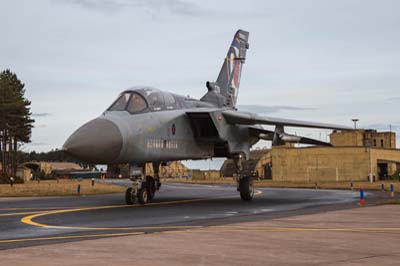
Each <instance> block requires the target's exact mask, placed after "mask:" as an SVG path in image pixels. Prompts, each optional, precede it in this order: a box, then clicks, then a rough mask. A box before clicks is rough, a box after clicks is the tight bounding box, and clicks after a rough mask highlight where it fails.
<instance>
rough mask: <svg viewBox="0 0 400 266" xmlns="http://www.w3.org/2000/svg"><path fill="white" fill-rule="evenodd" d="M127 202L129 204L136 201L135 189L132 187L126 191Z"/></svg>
mask: <svg viewBox="0 0 400 266" xmlns="http://www.w3.org/2000/svg"><path fill="white" fill-rule="evenodd" d="M125 202H126V204H127V205H132V204H133V203H135V195H133V189H132V188H131V187H130V188H128V189H127V190H126V192H125Z"/></svg>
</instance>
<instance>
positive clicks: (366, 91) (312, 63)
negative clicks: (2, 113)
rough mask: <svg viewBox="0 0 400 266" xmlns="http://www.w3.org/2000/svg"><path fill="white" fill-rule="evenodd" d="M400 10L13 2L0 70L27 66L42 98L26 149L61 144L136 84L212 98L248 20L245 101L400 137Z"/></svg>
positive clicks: (348, 4) (35, 103) (283, 0)
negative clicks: (210, 90)
mask: <svg viewBox="0 0 400 266" xmlns="http://www.w3.org/2000/svg"><path fill="white" fill-rule="evenodd" d="M399 10H400V1H396V0H380V1H372V0H371V1H368V0H336V1H331V0H292V1H289V0H279V1H278V0H276V1H269V0H262V1H261V0H260V1H251V0H249V1H234V0H228V1H227V0H222V1H211V0H204V1H193V0H164V1H161V0H97V1H95V0H36V1H30V0H25V1H22V0H15V1H5V0H1V1H0V11H1V14H2V15H1V16H0V25H2V26H1V34H0V70H3V69H7V68H9V69H11V71H13V72H15V73H16V74H17V75H18V77H19V78H20V79H21V80H22V81H23V82H24V83H25V88H26V97H27V98H28V99H29V100H31V101H32V106H31V107H32V112H33V116H34V119H35V120H36V122H35V128H34V129H33V134H32V143H30V144H28V145H25V146H24V147H23V149H24V150H26V151H31V150H36V151H49V150H51V149H55V148H61V147H62V144H63V143H64V141H65V140H66V138H67V137H68V136H69V135H70V134H71V133H72V132H73V131H74V130H76V129H77V128H78V127H79V126H80V125H82V124H83V123H85V122H87V121H89V120H91V119H93V118H95V117H96V116H98V115H100V114H101V113H102V112H103V111H104V110H105V109H106V108H107V107H108V106H109V105H110V104H111V102H112V101H113V100H114V99H115V98H116V97H117V96H118V94H119V93H120V92H121V91H122V90H124V89H127V88H129V87H132V86H136V85H148V86H153V87H157V88H159V89H161V90H167V91H171V92H174V93H177V94H182V95H190V96H191V97H194V98H200V97H201V96H202V95H204V94H205V92H206V87H205V82H206V81H207V80H210V81H214V80H215V79H216V78H217V75H218V73H219V70H220V68H221V65H222V61H223V59H224V57H225V54H226V52H227V49H228V46H229V44H230V42H231V40H232V37H233V35H234V33H235V32H236V30H237V29H243V30H247V31H249V32H250V38H249V43H250V49H249V50H248V53H247V59H246V63H245V65H244V67H243V72H242V79H241V84H240V92H239V99H238V104H239V109H240V110H249V111H256V112H258V113H259V114H265V115H269V116H277V117H283V118H292V119H300V120H310V121H316V122H328V123H337V124H343V125H349V126H351V125H352V122H351V119H352V118H358V119H360V121H359V123H358V126H359V127H363V128H374V129H378V130H386V131H388V130H389V129H390V128H391V129H392V130H393V131H396V133H397V134H398V139H397V140H398V142H399V141H400V138H399V137H400V134H399V133H400V116H399V109H400V108H399V106H400V48H399V47H400V34H399V32H400V16H399V12H398V11H399ZM288 132H291V133H297V134H303V135H305V136H307V137H314V138H317V139H321V140H327V135H328V134H329V131H327V130H303V129H298V128H297V129H294V128H292V129H288ZM268 145H269V143H267V142H260V143H259V144H258V146H259V147H263V146H268ZM398 146H399V145H398ZM220 162H221V160H214V161H212V162H195V163H193V162H189V163H188V164H189V165H190V166H192V167H198V168H208V167H212V168H217V167H218V166H219V165H220Z"/></svg>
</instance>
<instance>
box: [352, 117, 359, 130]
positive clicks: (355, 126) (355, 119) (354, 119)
mask: <svg viewBox="0 0 400 266" xmlns="http://www.w3.org/2000/svg"><path fill="white" fill-rule="evenodd" d="M351 121H353V123H354V129H357V122H358V121H359V119H357V118H353V119H351Z"/></svg>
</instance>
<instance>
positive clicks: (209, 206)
mask: <svg viewBox="0 0 400 266" xmlns="http://www.w3.org/2000/svg"><path fill="white" fill-rule="evenodd" d="M111 182H114V183H117V184H119V185H122V186H127V185H128V184H129V182H128V181H111ZM368 196H369V197H370V198H371V199H372V198H374V193H369V194H367V199H368ZM357 203H358V192H356V191H344V190H313V189H277V188H274V189H272V188H257V191H256V195H255V198H254V200H253V201H251V202H243V201H241V200H240V197H239V194H238V192H237V191H236V189H235V187H233V186H211V185H189V184H179V183H166V184H163V185H162V187H161V190H160V191H159V192H158V193H157V194H156V199H155V200H154V201H153V202H152V203H150V204H148V205H146V206H141V205H138V204H135V205H132V206H127V205H125V202H124V195H123V194H110V195H95V196H81V197H42V198H0V249H10V248H17V247H25V246H33V245H41V244H49V243H50V244H51V243H60V242H68V241H79V240H83V239H93V238H104V237H112V236H118V235H133V234H135V233H138V232H145V233H152V232H159V231H165V230H185V229H188V228H196V227H205V226H213V225H224V224H232V223H236V222H243V221H255V220H265V219H270V218H276V217H284V216H293V215H298V214H305V213H318V212H324V211H329V210H337V209H345V208H353V207H356V206H357Z"/></svg>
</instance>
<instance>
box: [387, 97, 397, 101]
mask: <svg viewBox="0 0 400 266" xmlns="http://www.w3.org/2000/svg"><path fill="white" fill-rule="evenodd" d="M386 101H389V102H395V101H400V97H391V98H387V99H386Z"/></svg>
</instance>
